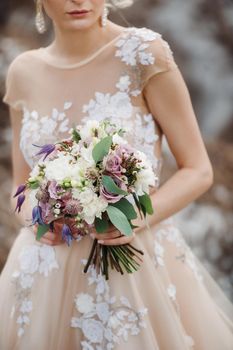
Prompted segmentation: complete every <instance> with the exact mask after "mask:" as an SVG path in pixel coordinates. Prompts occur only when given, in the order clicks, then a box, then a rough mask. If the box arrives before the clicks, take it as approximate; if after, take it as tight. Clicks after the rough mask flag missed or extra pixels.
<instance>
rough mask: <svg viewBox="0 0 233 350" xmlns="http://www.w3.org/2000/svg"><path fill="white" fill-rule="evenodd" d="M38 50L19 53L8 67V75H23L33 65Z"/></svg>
mask: <svg viewBox="0 0 233 350" xmlns="http://www.w3.org/2000/svg"><path fill="white" fill-rule="evenodd" d="M38 52H39V49H29V50H26V51H23V52H21V53H19V54H18V55H17V56H16V57H15V58H14V59H13V60H12V61H11V63H10V64H9V66H8V72H7V73H8V75H13V74H14V75H23V74H24V73H25V72H26V71H28V70H29V69H30V67H31V66H32V65H33V62H34V58H36V57H37V56H38Z"/></svg>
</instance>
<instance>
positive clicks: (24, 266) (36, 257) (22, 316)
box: [10, 244, 59, 337]
mask: <svg viewBox="0 0 233 350" xmlns="http://www.w3.org/2000/svg"><path fill="white" fill-rule="evenodd" d="M58 268H59V266H58V263H57V261H56V257H55V250H54V248H53V247H50V246H48V245H36V244H33V245H29V246H26V247H24V248H23V249H22V251H21V253H20V255H19V270H16V271H14V273H13V274H12V282H13V283H14V284H15V290H16V292H15V294H16V303H15V305H14V306H13V307H12V310H11V315H10V316H11V318H12V317H13V316H14V315H15V313H16V315H17V320H16V323H17V324H18V325H19V328H18V333H17V334H18V337H21V336H22V335H23V334H24V333H25V327H26V325H29V324H30V318H29V314H30V312H31V311H32V309H33V304H32V301H31V300H30V293H31V288H32V286H33V283H34V276H33V275H34V274H35V273H37V272H39V273H40V274H41V275H44V276H45V277H48V275H49V273H50V271H52V270H53V269H58Z"/></svg>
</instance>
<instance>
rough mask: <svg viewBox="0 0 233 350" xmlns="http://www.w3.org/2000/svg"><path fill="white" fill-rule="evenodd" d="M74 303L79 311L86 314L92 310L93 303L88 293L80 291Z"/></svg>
mask: <svg viewBox="0 0 233 350" xmlns="http://www.w3.org/2000/svg"><path fill="white" fill-rule="evenodd" d="M75 305H76V308H77V310H78V311H79V312H81V313H82V314H86V313H88V312H91V311H93V309H94V307H95V305H94V303H93V297H92V296H91V295H89V294H85V293H81V294H78V295H77V296H76V298H75Z"/></svg>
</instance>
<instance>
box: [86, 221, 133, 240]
mask: <svg viewBox="0 0 233 350" xmlns="http://www.w3.org/2000/svg"><path fill="white" fill-rule="evenodd" d="M91 237H92V238H93V239H95V238H96V239H97V240H98V243H100V244H103V245H122V244H128V243H131V242H132V240H133V239H134V237H135V232H134V231H133V233H132V235H130V236H125V235H122V234H121V232H120V231H118V230H117V229H116V228H115V226H113V225H111V226H110V227H109V229H108V231H107V232H106V233H97V232H96V231H94V232H93V233H91Z"/></svg>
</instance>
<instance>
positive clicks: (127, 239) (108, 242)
mask: <svg viewBox="0 0 233 350" xmlns="http://www.w3.org/2000/svg"><path fill="white" fill-rule="evenodd" d="M134 237H135V234H132V235H131V236H121V237H118V238H115V239H105V240H98V243H99V244H103V245H123V244H127V243H130V242H132V240H133V239H134Z"/></svg>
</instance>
